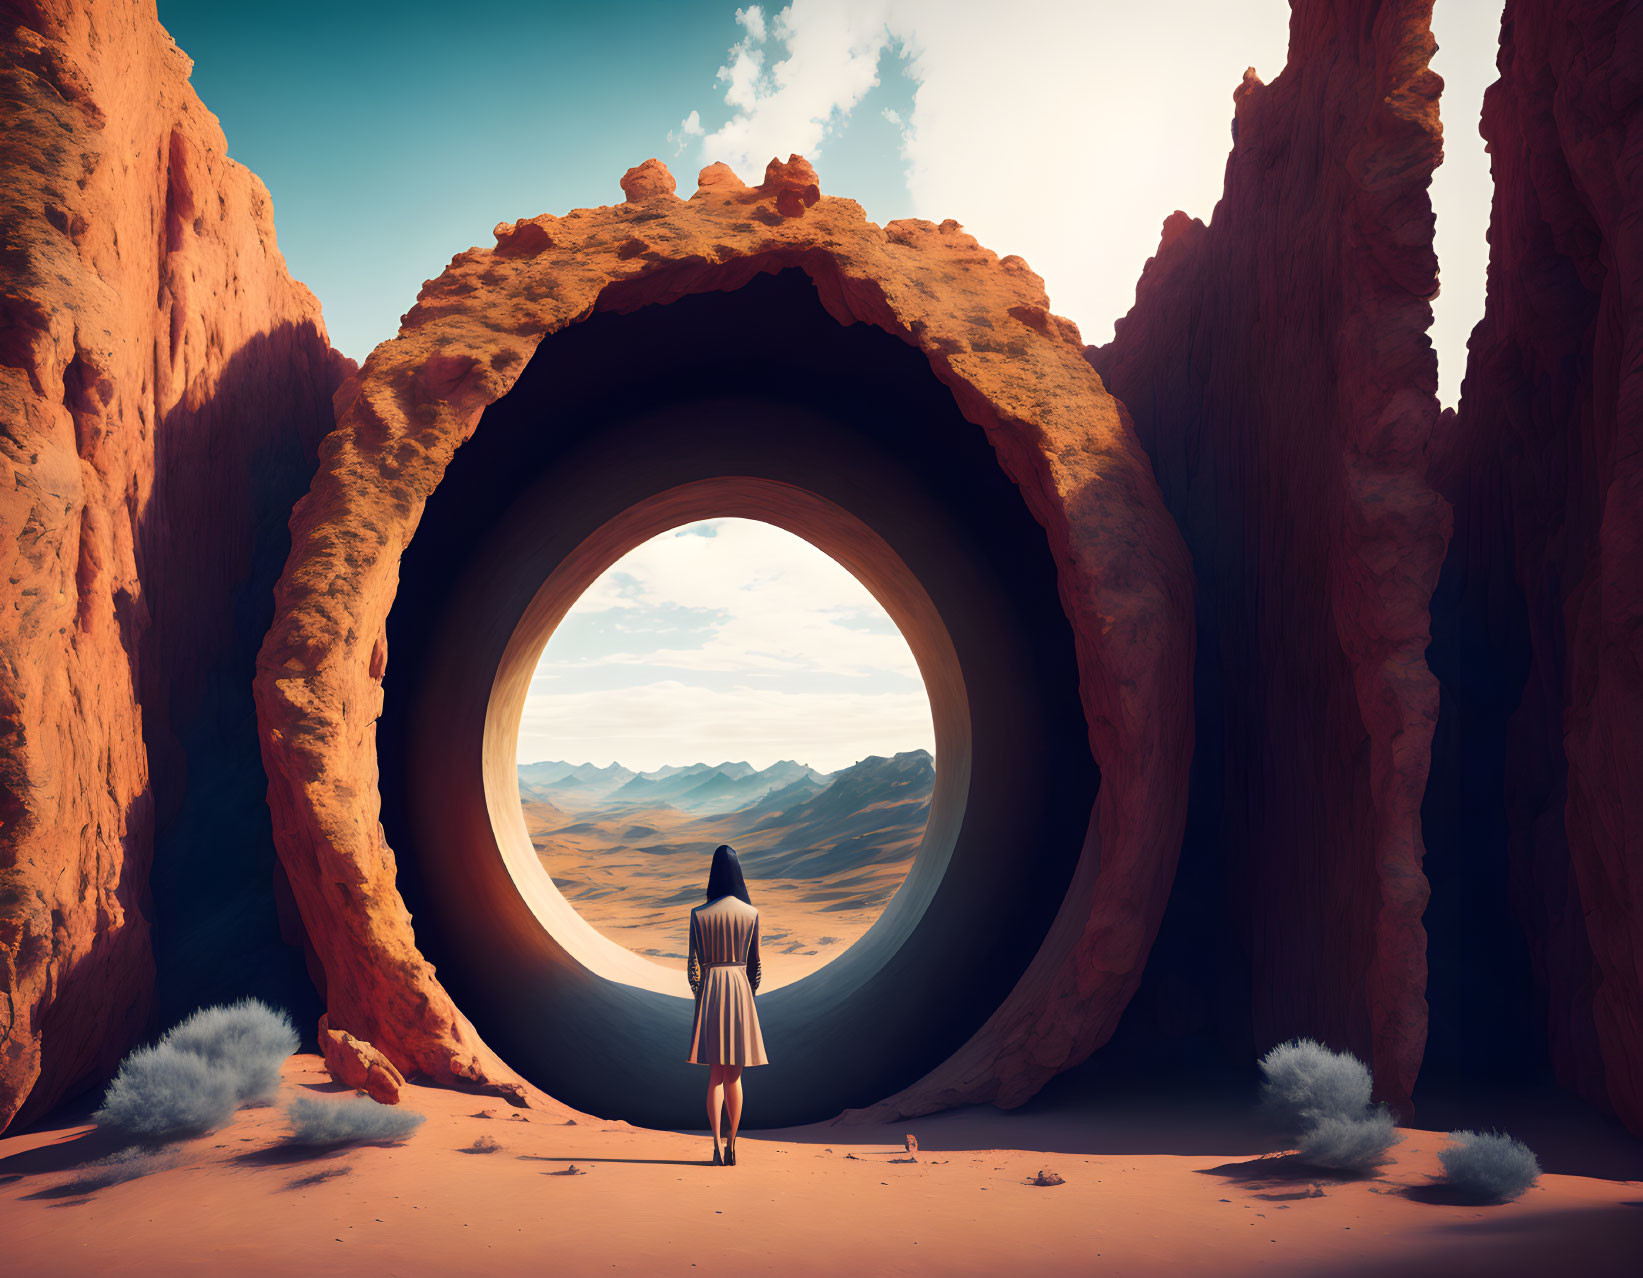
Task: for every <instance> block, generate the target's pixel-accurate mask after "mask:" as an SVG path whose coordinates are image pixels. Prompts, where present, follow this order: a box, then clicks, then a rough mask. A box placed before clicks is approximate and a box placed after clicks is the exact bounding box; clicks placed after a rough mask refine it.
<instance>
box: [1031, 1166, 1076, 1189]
mask: <svg viewBox="0 0 1643 1278" xmlns="http://www.w3.org/2000/svg"><path fill="white" fill-rule="evenodd" d="M1027 1183H1028V1184H1029V1185H1065V1184H1066V1183H1067V1182H1066V1181H1065V1180H1063V1179H1062V1178H1061V1177H1060V1176H1058V1175H1056V1173H1055V1172H1053V1171H1050V1170H1049V1169H1048V1168H1045V1167H1040V1168H1039V1169H1038V1175H1036V1176H1034V1177H1033V1178H1032V1179H1031V1180H1030V1181H1028V1182H1027Z"/></svg>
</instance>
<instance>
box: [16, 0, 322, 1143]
mask: <svg viewBox="0 0 1643 1278" xmlns="http://www.w3.org/2000/svg"><path fill="white" fill-rule="evenodd" d="M191 66H192V64H191V63H190V61H189V59H188V58H187V57H186V56H185V55H184V54H183V53H181V52H180V51H179V50H178V49H177V48H176V46H175V45H174V44H173V43H172V42H171V39H170V37H169V36H167V34H166V33H165V31H164V30H163V28H161V26H160V25H159V22H158V20H157V18H156V15H155V7H154V4H153V0H91V2H81V3H70V0H43V2H35V3H23V4H8V5H7V6H6V8H5V10H4V13H3V14H0V115H3V117H4V119H5V128H4V130H3V131H0V424H3V428H4V429H3V432H0V458H3V461H0V466H3V468H4V473H3V475H0V553H3V554H4V555H5V556H6V557H7V560H8V563H7V568H6V585H5V594H4V596H3V598H4V608H3V609H0V1032H3V1035H4V1037H3V1040H0V1128H4V1127H5V1125H6V1124H7V1123H8V1122H10V1121H11V1119H12V1118H13V1117H14V1116H15V1115H16V1114H17V1113H18V1112H19V1111H20V1110H22V1111H23V1112H24V1113H25V1114H26V1113H36V1112H39V1111H40V1110H42V1109H44V1108H45V1107H47V1106H49V1105H50V1104H51V1103H52V1102H54V1101H55V1100H56V1099H58V1098H59V1097H61V1096H62V1095H64V1094H65V1093H66V1092H68V1091H69V1090H71V1089H72V1088H74V1087H75V1086H76V1085H77V1084H80V1083H83V1082H85V1081H87V1080H89V1079H92V1078H94V1077H95V1076H96V1075H97V1074H99V1073H100V1072H104V1071H108V1070H110V1069H111V1068H112V1066H113V1065H114V1064H115V1062H116V1061H117V1060H118V1058H119V1057H120V1055H121V1054H122V1053H123V1052H124V1051H125V1049H126V1048H127V1047H128V1046H129V1045H130V1043H131V1041H132V1039H133V1037H134V1036H135V1035H136V1034H137V1033H139V1032H140V1031H141V1029H142V1028H143V1025H144V1021H145V1018H146V1016H147V1014H148V1008H149V1002H150V998H151V996H152V992H153V972H154V965H153V960H152V955H151V949H150V943H149V929H148V923H147V921H146V918H145V911H144V896H145V891H146V888H147V884H148V879H149V868H150V853H151V846H152V838H153V833H154V826H155V819H156V803H157V802H158V804H159V806H160V808H161V809H162V810H163V809H164V808H165V807H166V806H167V805H175V803H176V802H177V799H178V796H179V795H180V793H181V790H182V787H183V784H184V782H185V775H184V774H185V768H186V763H187V758H186V755H185V753H184V751H183V750H182V748H181V747H180V746H179V744H178V742H177V740H176V739H175V737H174V735H173V733H172V732H171V730H170V726H169V725H170V724H171V723H172V722H174V721H180V720H182V719H185V718H187V717H189V716H191V715H192V714H193V713H194V711H195V710H196V709H197V708H198V707H199V705H200V704H201V702H202V700H203V699H204V698H205V696H206V685H207V683H208V681H209V680H210V679H211V678H212V676H213V672H214V671H216V670H218V669H220V668H221V666H222V664H223V663H224V662H225V661H228V660H230V659H231V658H232V657H233V655H234V652H235V646H236V642H237V639H236V635H235V626H234V600H233V591H234V588H235V587H236V585H238V584H240V583H242V582H244V581H245V580H246V578H247V573H248V571H249V567H250V561H251V557H252V554H253V542H254V535H255V532H256V529H255V527H254V525H255V524H256V523H257V522H258V521H259V519H266V517H267V515H268V512H269V511H270V510H271V509H274V508H278V509H277V510H276V512H275V513H276V517H277V519H279V520H282V519H283V514H284V510H285V509H288V507H289V503H290V501H291V499H292V496H293V495H294V494H293V493H290V492H287V491H284V490H286V489H290V488H291V487H292V484H291V483H290V482H289V481H290V477H291V475H292V474H297V475H298V477H299V482H298V483H297V484H296V485H295V488H296V491H298V492H300V491H301V487H302V486H303V484H304V482H305V476H306V473H307V472H309V471H311V470H312V463H313V455H314V450H315V448H316V446H317V443H318V440H319V438H320V437H321V436H322V435H323V434H324V433H325V432H326V431H327V430H329V429H330V426H331V424H332V415H331V409H330V395H331V392H332V391H333V389H334V388H335V386H336V385H337V383H338V382H339V381H340V380H341V378H342V377H343V376H344V375H346V372H347V371H348V367H350V366H348V365H347V362H346V361H343V360H341V358H340V357H339V356H336V355H335V354H334V352H332V351H331V350H330V347H329V345H328V343H327V342H326V339H325V331H324V328H323V326H322V324H321V320H320V309H319V305H318V303H317V302H316V301H315V299H314V297H313V296H312V295H311V294H310V293H309V292H308V290H307V289H305V288H303V286H302V285H300V284H298V283H296V282H295V281H293V280H292V279H291V278H290V276H289V275H288V274H287V273H286V270H285V264H284V261H283V259H282V258H281V257H280V254H279V252H278V250H277V249H276V248H275V245H274V230H273V220H272V213H271V210H270V207H269V198H268V192H267V190H266V189H265V188H264V187H263V185H262V183H261V182H259V181H258V180H257V178H256V177H255V176H254V175H253V174H251V173H250V172H248V171H247V170H245V169H244V168H242V167H241V166H240V165H238V164H236V163H234V162H233V161H231V160H229V159H228V158H227V155H226V150H225V144H224V139H223V134H222V130H221V129H220V128H219V126H218V124H217V121H216V119H215V118H214V117H213V116H212V115H211V113H210V112H209V111H207V110H206V109H205V108H204V107H203V106H202V105H201V103H200V100H199V99H198V98H197V97H196V96H195V95H194V92H193V90H192V89H191V88H190V87H189V83H188V78H189V71H190V68H191ZM274 526H275V527H276V528H277V527H278V526H279V525H278V523H277V522H276V523H275V525H274ZM254 602H255V601H254ZM243 646H244V645H243V642H240V647H242V648H243ZM243 655H244V659H245V660H246V661H247V663H248V662H249V653H245V654H243ZM249 680H250V669H249V665H248V664H247V666H246V669H245V671H244V680H243V681H244V683H245V684H246V685H247V686H248V685H249ZM253 749H254V746H253ZM250 757H252V758H253V759H254V757H255V756H254V754H253V755H251V756H250ZM263 819H264V821H265V822H266V817H264V818H263Z"/></svg>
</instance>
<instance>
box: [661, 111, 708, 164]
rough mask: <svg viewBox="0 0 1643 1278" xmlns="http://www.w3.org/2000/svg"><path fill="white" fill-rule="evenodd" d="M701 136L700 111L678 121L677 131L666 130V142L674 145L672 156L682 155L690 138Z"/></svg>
mask: <svg viewBox="0 0 1643 1278" xmlns="http://www.w3.org/2000/svg"><path fill="white" fill-rule="evenodd" d="M701 136H702V113H701V112H700V111H692V112H691V113H690V114H689V115H687V116H686V117H685V118H684V119H683V120H681V121H679V127H678V128H677V129H669V130H668V135H667V140H668V141H669V142H672V143H675V146H674V148H673V154H675V155H679V154H682V153H683V151H684V149H685V147H686V145H688V144H689V142H690V139H691V138H699V137H701Z"/></svg>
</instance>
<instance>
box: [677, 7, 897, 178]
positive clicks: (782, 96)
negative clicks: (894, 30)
mask: <svg viewBox="0 0 1643 1278" xmlns="http://www.w3.org/2000/svg"><path fill="white" fill-rule="evenodd" d="M886 7H887V6H886V4H885V3H883V2H881V0H793V3H792V4H790V5H788V6H787V7H786V8H785V9H783V10H782V11H781V12H780V13H778V14H777V15H776V18H775V21H774V23H773V24H771V25H770V26H769V27H768V29H767V27H766V24H765V21H764V18H763V15H762V14H761V15H760V18H759V20H758V23H757V31H758V40H756V39H755V36H754V31H755V24H753V23H750V22H748V21H746V17H745V15H746V13H747V11H746V10H738V11H737V15H736V16H737V19H738V21H741V22H742V24H743V26H745V27H746V28H747V31H748V38H747V39H744V40H742V41H740V42H738V43H737V44H736V45H734V46H733V47H732V48H731V50H730V62H729V64H728V65H726V66H723V67H720V68H719V79H720V81H721V82H724V83H726V84H727V85H728V86H729V87H728V88H727V90H726V92H725V102H726V103H728V104H729V105H730V106H731V107H733V108H735V111H736V114H735V115H734V116H732V117H731V119H730V120H729V121H728V122H726V123H725V124H724V126H723V127H721V128H719V129H718V130H716V131H715V132H714V133H712V134H709V135H708V136H707V138H706V139H704V141H703V144H702V155H703V157H704V158H703V161H702V162H703V163H704V164H711V163H713V162H714V161H715V160H723V161H724V162H725V163H727V164H729V165H730V167H731V168H732V169H734V170H736V172H737V173H738V174H740V175H741V176H742V178H743V179H744V180H746V181H750V182H756V181H758V180H759V179H760V178H761V177H762V176H763V174H764V169H765V164H766V163H767V162H768V161H769V160H770V159H771V158H772V157H776V158H780V159H786V158H787V156H788V155H790V154H794V153H797V154H801V155H804V156H807V157H808V158H810V159H811V160H812V161H814V160H815V159H816V158H817V157H818V156H819V155H820V154H821V153H822V145H821V144H822V141H823V139H824V137H825V136H826V135H827V131H828V129H829V127H830V126H831V125H833V124H835V123H836V122H839V121H842V120H843V118H844V117H846V116H848V115H849V113H850V112H851V111H852V110H853V109H854V108H855V106H856V104H857V103H858V102H860V101H861V100H862V98H864V97H866V96H867V94H868V93H869V92H870V91H871V90H872V89H873V88H874V87H875V86H876V85H877V84H878V82H879V78H878V63H879V57H880V55H881V54H882V53H883V52H884V50H885V49H886V48H887V47H888V45H889V43H890V32H889V30H888V28H887V27H886V25H885V12H884V11H885V9H886ZM767 31H768V35H769V36H770V37H771V38H772V39H774V40H775V41H776V42H778V43H779V44H781V45H782V46H783V47H784V49H785V51H786V56H785V57H782V58H781V59H779V60H778V61H776V62H774V63H773V64H772V65H771V66H770V67H769V70H768V72H766V70H765V55H764V51H763V50H762V49H757V48H755V47H754V45H755V43H758V42H759V41H761V40H762V39H763V38H764V37H765V36H766V34H767Z"/></svg>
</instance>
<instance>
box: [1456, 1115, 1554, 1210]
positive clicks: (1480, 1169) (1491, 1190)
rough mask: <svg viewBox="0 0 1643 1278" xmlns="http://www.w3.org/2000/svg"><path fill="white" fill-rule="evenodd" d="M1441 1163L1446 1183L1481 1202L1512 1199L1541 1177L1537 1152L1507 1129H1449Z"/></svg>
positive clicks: (1498, 1201)
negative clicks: (1483, 1130)
mask: <svg viewBox="0 0 1643 1278" xmlns="http://www.w3.org/2000/svg"><path fill="white" fill-rule="evenodd" d="M1438 1162H1440V1163H1442V1164H1443V1179H1444V1183H1445V1184H1446V1185H1448V1186H1449V1187H1450V1188H1451V1189H1453V1190H1455V1191H1456V1192H1457V1193H1460V1194H1463V1195H1465V1196H1466V1197H1468V1198H1475V1199H1477V1200H1478V1201H1479V1202H1486V1203H1504V1202H1510V1201H1511V1200H1512V1199H1514V1198H1516V1197H1517V1196H1518V1195H1519V1194H1521V1193H1522V1192H1523V1191H1524V1190H1526V1189H1528V1188H1529V1186H1531V1185H1533V1184H1534V1183H1535V1181H1537V1180H1539V1179H1540V1160H1539V1159H1538V1158H1536V1157H1535V1154H1534V1151H1533V1150H1532V1149H1530V1148H1529V1147H1528V1146H1527V1145H1525V1144H1524V1143H1523V1142H1522V1141H1520V1140H1513V1139H1512V1138H1511V1137H1510V1136H1508V1135H1507V1134H1506V1133H1505V1132H1450V1133H1449V1145H1448V1146H1447V1147H1446V1148H1444V1149H1443V1150H1440V1151H1439V1153H1438Z"/></svg>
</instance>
